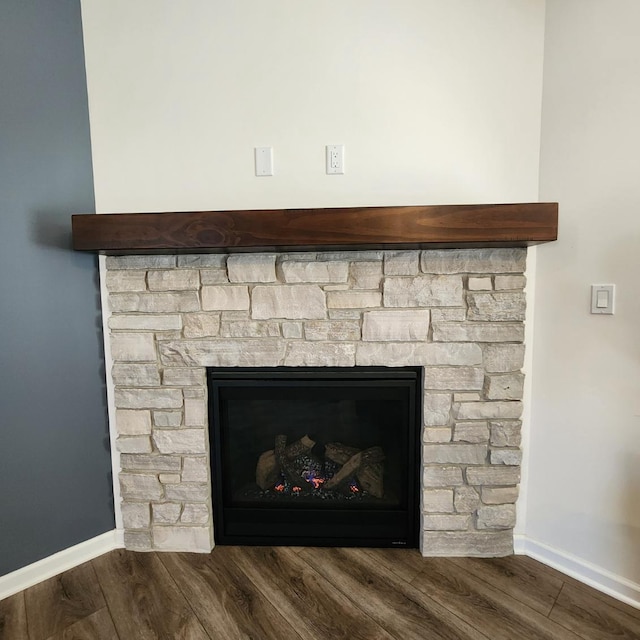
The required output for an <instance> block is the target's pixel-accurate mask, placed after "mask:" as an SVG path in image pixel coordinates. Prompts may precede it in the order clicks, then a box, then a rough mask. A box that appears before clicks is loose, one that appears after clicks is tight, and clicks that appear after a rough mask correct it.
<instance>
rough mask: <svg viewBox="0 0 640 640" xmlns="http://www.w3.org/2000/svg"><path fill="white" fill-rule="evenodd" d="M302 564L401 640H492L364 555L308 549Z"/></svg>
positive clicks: (343, 550)
mask: <svg viewBox="0 0 640 640" xmlns="http://www.w3.org/2000/svg"><path fill="white" fill-rule="evenodd" d="M301 558H302V559H304V560H305V561H306V562H307V563H309V564H310V565H311V566H312V567H313V568H314V569H315V570H316V571H317V572H318V573H320V574H321V575H322V576H323V577H324V578H326V579H327V580H328V581H329V582H330V583H331V584H333V585H335V586H336V587H337V588H338V589H339V590H340V591H341V592H342V593H343V594H344V595H345V597H346V598H349V599H350V600H351V601H352V602H353V603H354V604H355V605H356V606H358V607H359V608H360V609H362V610H363V611H364V612H365V613H366V614H367V615H368V616H371V618H372V619H373V620H375V621H376V622H377V623H378V624H379V625H380V626H381V627H383V628H384V629H386V630H387V631H388V632H389V633H390V634H391V635H393V636H394V637H395V638H402V639H403V640H424V638H430V639H431V640H487V636H485V635H483V634H482V633H480V632H479V631H477V630H475V629H474V628H473V626H472V625H470V624H468V623H466V622H463V621H462V620H460V619H459V618H457V617H456V616H455V615H454V614H452V613H451V612H450V611H449V610H448V609H447V608H446V607H443V606H442V605H439V604H438V603H436V602H435V601H434V600H432V599H431V598H429V597H428V596H426V595H425V594H424V593H422V592H421V591H419V590H418V589H416V588H415V587H412V586H411V585H410V584H409V583H407V582H406V581H404V580H402V578H398V577H396V576H395V575H394V574H393V573H389V572H388V571H387V570H386V569H385V568H384V567H383V566H381V565H380V563H378V562H377V561H376V559H375V556H372V555H371V554H369V553H367V552H365V551H363V550H361V549H348V550H345V549H308V550H305V551H304V552H303V553H302V554H301Z"/></svg>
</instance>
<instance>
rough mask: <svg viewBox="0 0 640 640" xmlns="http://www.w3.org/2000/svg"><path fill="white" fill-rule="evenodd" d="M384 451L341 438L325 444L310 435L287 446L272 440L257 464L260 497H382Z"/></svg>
mask: <svg viewBox="0 0 640 640" xmlns="http://www.w3.org/2000/svg"><path fill="white" fill-rule="evenodd" d="M384 459H385V455H384V451H383V450H382V448H381V447H370V448H368V449H363V450H360V449H357V448H356V447H350V446H347V445H344V444H342V443H340V442H331V443H328V444H326V445H324V447H323V446H322V445H319V444H317V443H316V442H315V441H314V440H312V439H311V438H310V437H309V436H308V435H305V436H303V437H302V438H300V439H299V440H297V441H296V442H293V443H291V444H287V436H286V435H278V436H276V438H275V444H274V448H273V449H270V450H269V451H265V452H264V453H263V454H262V455H260V457H259V458H258V463H257V465H256V484H257V485H258V487H259V496H256V497H260V498H261V499H271V500H274V499H275V500H278V499H283V498H285V497H286V498H287V499H291V498H301V497H304V498H307V499H312V500H349V501H353V500H363V499H364V500H371V499H381V498H383V497H384Z"/></svg>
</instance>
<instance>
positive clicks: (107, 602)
mask: <svg viewBox="0 0 640 640" xmlns="http://www.w3.org/2000/svg"><path fill="white" fill-rule="evenodd" d="M109 553H112V552H111V551H109ZM90 562H91V568H92V569H93V572H94V573H95V574H96V580H97V581H98V586H99V587H100V591H101V593H102V597H103V598H104V604H105V606H106V607H107V611H108V612H109V617H110V618H111V622H112V623H113V629H114V631H115V632H116V636H118V640H122V638H121V637H120V633H119V632H118V627H117V626H116V622H115V620H114V619H113V612H112V611H111V607H109V600H108V599H107V594H106V593H105V590H104V585H103V584H102V582H101V581H100V572H99V571H97V570H96V567H95V565H94V564H93V560H90Z"/></svg>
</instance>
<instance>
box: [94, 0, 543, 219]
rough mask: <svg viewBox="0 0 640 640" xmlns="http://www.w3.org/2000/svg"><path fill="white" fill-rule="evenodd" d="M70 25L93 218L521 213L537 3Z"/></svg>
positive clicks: (536, 55) (189, 1)
mask: <svg viewBox="0 0 640 640" xmlns="http://www.w3.org/2000/svg"><path fill="white" fill-rule="evenodd" d="M82 10H83V22H84V38H85V49H86V65H87V78H88V88H89V105H90V116H91V133H92V144H93V165H94V174H95V193H96V207H97V210H98V211H100V212H107V211H109V212H112V211H166V210H175V211H185V210H186V211H188V210H201V209H242V208H269V207H271V208H275V207H316V206H349V205H384V204H387V205H402V204H438V203H466V202H481V203H489V202H514V201H535V200H536V199H537V195H538V167H539V164H538V162H539V133H540V109H541V83H542V50H543V30H544V2H543V0H518V2H513V0H483V2H478V1H477V0H448V1H447V2H442V1H441V0H347V1H345V0H322V1H321V2H301V1H300V0H269V1H268V2H265V0H234V1H233V2H212V1H211V0H182V1H180V2H176V0H109V2H105V1H104V0H82ZM335 143H343V144H345V145H346V166H347V173H346V174H345V175H344V176H327V175H325V164H324V146H325V145H326V144H335ZM267 145H272V146H273V147H274V152H275V170H276V175H275V176H273V177H271V178H256V177H255V176H254V167H253V147H254V146H267Z"/></svg>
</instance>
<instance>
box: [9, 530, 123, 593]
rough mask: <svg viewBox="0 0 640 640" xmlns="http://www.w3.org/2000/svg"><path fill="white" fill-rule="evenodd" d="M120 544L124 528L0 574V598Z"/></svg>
mask: <svg viewBox="0 0 640 640" xmlns="http://www.w3.org/2000/svg"><path fill="white" fill-rule="evenodd" d="M122 547H124V537H123V532H122V531H118V530H117V529H114V530H113V531H107V532H106V533H103V534H101V535H99V536H96V537H95V538H91V539H90V540H85V541H84V542H80V543H79V544H76V545H74V546H73V547H69V548H68V549H63V550H62V551H59V552H58V553H54V554H53V555H51V556H48V557H47V558H43V559H42V560H38V561H37V562H34V563H33V564H29V565H27V566H26V567H22V568H21V569H17V570H16V571H12V572H11V573H7V574H6V575H4V576H0V600H3V599H4V598H8V597H9V596H12V595H13V594H14V593H18V592H19V591H22V590H23V589H27V588H28V587H32V586H33V585H34V584H38V583H39V582H42V581H43V580H48V579H49V578H53V576H57V575H58V574H59V573H62V572H63V571H67V570H68V569H73V568H74V567H77V566H78V565H80V564H82V563H83V562H87V561H88V560H92V559H93V558H97V557H98V556H101V555H102V554H103V553H108V552H109V551H113V550H114V549H120V548H122Z"/></svg>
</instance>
